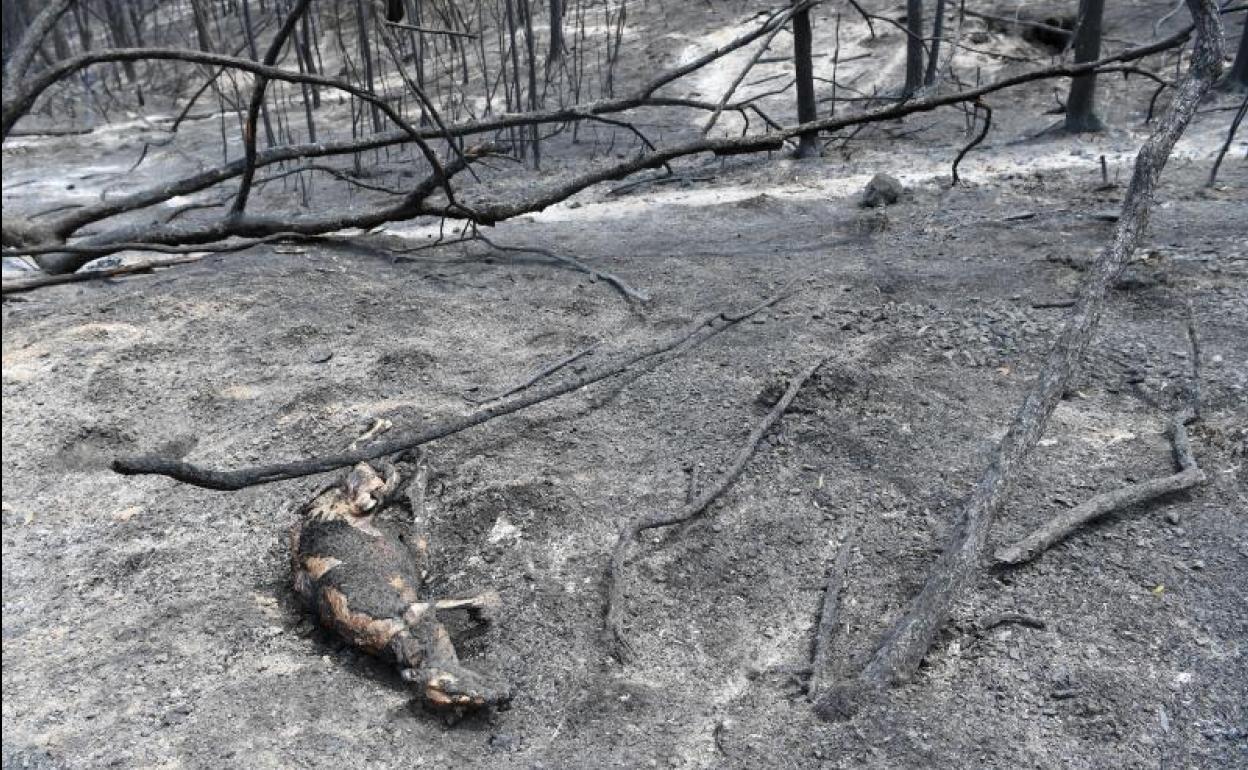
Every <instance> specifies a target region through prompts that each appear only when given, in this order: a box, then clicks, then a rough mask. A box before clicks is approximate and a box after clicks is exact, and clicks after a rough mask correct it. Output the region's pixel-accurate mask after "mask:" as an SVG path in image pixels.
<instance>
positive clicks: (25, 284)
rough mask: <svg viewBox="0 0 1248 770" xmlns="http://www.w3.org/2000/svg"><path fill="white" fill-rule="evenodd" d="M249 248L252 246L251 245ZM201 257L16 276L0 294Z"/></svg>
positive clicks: (151, 268) (146, 270) (146, 269)
mask: <svg viewBox="0 0 1248 770" xmlns="http://www.w3.org/2000/svg"><path fill="white" fill-rule="evenodd" d="M251 245H254V244H251ZM248 248H250V245H249V246H248ZM201 259H203V257H202V256H199V255H193V256H188V257H181V258H178V259H158V260H149V261H146V262H136V263H134V264H131V265H119V266H118V267H110V268H105V269H103V270H84V271H82V272H78V273H67V274H61V275H37V276H34V277H32V278H16V279H14V280H11V281H5V282H4V284H3V288H2V289H0V294H17V293H19V292H23V291H31V290H32V289H39V288H42V287H44V286H58V285H60V284H64V283H80V282H83V281H99V280H103V279H105V278H116V277H118V276H122V275H133V274H135V273H150V272H153V271H155V270H157V269H159V268H162V267H172V266H174V265H185V264H188V263H190V262H198V261H199V260H201Z"/></svg>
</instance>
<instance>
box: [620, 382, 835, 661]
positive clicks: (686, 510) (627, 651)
mask: <svg viewBox="0 0 1248 770" xmlns="http://www.w3.org/2000/svg"><path fill="white" fill-rule="evenodd" d="M827 360H828V359H827V358H826V357H825V358H821V359H819V361H817V362H816V363H815V364H813V365H812V366H810V367H808V368H807V369H806V370H805V371H803V372H802V373H801V374H799V375H798V376H796V377H794V378H793V381H792V382H790V383H789V388H788V390H786V391H785V393H784V395H783V396H781V397H780V400H779V401H777V402H776V405H775V406H774V407H772V409H771V411H770V412H768V413H767V416H766V417H764V418H763V420H762V422H760V423H759V424H758V425H757V426H756V427H755V428H754V430H752V431H750V435H749V436H748V437H747V438H746V440H745V443H743V444H742V445H741V448H740V449H739V450H737V454H736V457H734V458H733V461H732V464H731V465H729V466H728V469H727V470H726V471H724V473H722V474H721V475H720V476H719V478H717V479H716V480H715V483H713V484H711V485H710V486H709V487H708V488H707V489H704V490H703V491H702V492H701V493H699V494H698V496H697V497H696V498H695V499H694V500H693V501H692V502H690V503H688V504H686V505H684V506H682V507H681V509H680V510H679V511H677V512H676V513H659V512H656V513H651V514H648V515H645V516H642V517H641V518H640V519H637V520H635V521H633V522H630V523H628V524H626V525H624V527H623V528H622V529H621V530H620V535H619V538H618V539H617V540H616V543H615V547H614V548H613V549H612V551H611V558H610V561H609V562H608V566H607V607H606V628H607V631H608V632H609V633H610V634H611V639H612V641H613V642H614V645H613V646H614V649H613V653H614V654H615V656H616V657H617V658H619V659H620V660H628V659H629V658H630V657H631V656H632V645H631V644H630V643H629V641H628V639H627V637H626V635H625V632H624V614H625V612H626V611H627V610H626V608H625V607H624V577H625V575H624V567H625V564H626V562H627V560H628V551H629V546H630V545H631V544H632V543H633V542H634V541H635V540H636V539H637V537H638V536H639V535H640V534H641V533H642V532H645V531H646V530H648V529H655V528H657V527H668V526H671V525H673V524H680V523H682V522H686V521H689V520H690V519H692V518H694V517H696V516H699V515H700V514H702V513H703V512H704V511H705V510H706V509H707V508H708V507H710V505H711V503H713V502H715V501H716V500H717V499H719V497H720V495H722V494H723V493H724V492H726V491H727V490H728V488H729V487H731V486H732V484H733V482H735V481H736V480H737V478H738V477H739V476H740V475H741V472H742V471H743V470H745V466H746V463H748V462H749V461H750V458H751V457H753V456H754V451H755V450H756V449H757V448H758V443H759V442H760V441H762V438H763V436H764V435H766V433H767V431H769V430H771V428H772V426H773V425H775V424H776V423H777V422H778V421H779V420H780V418H781V417H782V416H783V415H784V413H785V412H786V411H787V410H788V408H789V405H790V404H792V403H793V399H795V398H797V394H798V391H800V390H801V388H802V385H804V384H805V383H806V381H807V380H809V379H810V377H811V376H812V375H813V374H814V373H815V372H816V371H818V369H819V367H821V366H823V364H824V362H825V361H827Z"/></svg>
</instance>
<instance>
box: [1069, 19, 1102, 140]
mask: <svg viewBox="0 0 1248 770" xmlns="http://www.w3.org/2000/svg"><path fill="white" fill-rule="evenodd" d="M1104 14H1105V0H1081V2H1080V3H1079V28H1078V29H1077V30H1076V31H1075V62H1076V63H1083V62H1089V61H1096V60H1097V59H1099V58H1100V56H1101V20H1102V17H1103V16H1104ZM1104 127H1105V126H1104V124H1103V123H1101V119H1100V118H1099V117H1097V115H1096V73H1095V72H1090V73H1088V74H1086V75H1080V76H1079V77H1076V78H1075V79H1074V80H1072V81H1071V84H1070V96H1069V98H1067V99H1066V130H1067V131H1069V132H1071V133H1072V134H1080V133H1088V132H1092V131H1100V130H1102V129H1104Z"/></svg>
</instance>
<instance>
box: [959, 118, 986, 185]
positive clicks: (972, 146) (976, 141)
mask: <svg viewBox="0 0 1248 770" xmlns="http://www.w3.org/2000/svg"><path fill="white" fill-rule="evenodd" d="M974 106H975V108H976V110H980V109H982V110H983V111H984V127H983V128H982V129H980V132H979V135H978V136H976V137H975V138H974V139H972V140H971V141H970V143H969V144H967V145H966V146H965V147H963V148H962V151H961V152H959V153H958V157H956V158H954V159H953V184H952V186H953V187H957V186H958V182H960V181H962V180H961V177H959V176H958V164H959V163H961V162H962V159H963V158H965V157H966V154H967V153H968V152H970V151H971V150H973V149H975V147H976V146H978V145H979V143H980V142H982V141H984V138H985V137H986V136H988V129H989V128H991V127H992V108H991V107H989V106H988V105H987V104H985V103H983V102H981V101H976V102H975V105H974Z"/></svg>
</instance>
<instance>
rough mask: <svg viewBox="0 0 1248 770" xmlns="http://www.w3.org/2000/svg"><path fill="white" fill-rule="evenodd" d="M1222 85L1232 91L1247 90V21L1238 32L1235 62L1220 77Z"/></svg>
mask: <svg viewBox="0 0 1248 770" xmlns="http://www.w3.org/2000/svg"><path fill="white" fill-rule="evenodd" d="M1221 85H1222V87H1223V88H1225V89H1227V90H1232V91H1248V21H1245V22H1244V28H1243V29H1242V30H1241V31H1240V33H1239V50H1238V51H1237V52H1236V53H1235V63H1234V64H1232V65H1231V69H1230V70H1229V71H1228V72H1227V73H1226V77H1225V78H1223V79H1222V84H1221Z"/></svg>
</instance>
